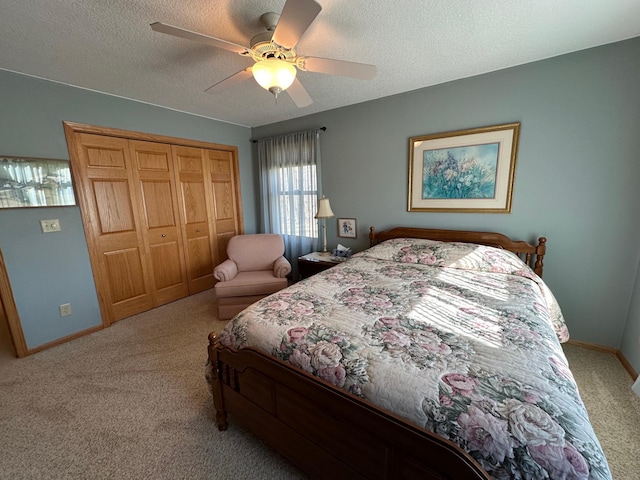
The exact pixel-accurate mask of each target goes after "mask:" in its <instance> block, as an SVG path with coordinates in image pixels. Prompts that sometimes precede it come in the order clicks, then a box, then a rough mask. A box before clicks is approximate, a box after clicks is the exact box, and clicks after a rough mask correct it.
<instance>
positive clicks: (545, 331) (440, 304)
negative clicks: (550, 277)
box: [220, 239, 611, 479]
mask: <svg viewBox="0 0 640 480" xmlns="http://www.w3.org/2000/svg"><path fill="white" fill-rule="evenodd" d="M567 339H568V332H567V329H566V326H565V324H564V320H563V318H562V313H561V311H560V308H559V307H558V304H557V302H556V300H555V299H554V297H553V295H552V294H551V292H550V291H549V289H548V288H547V286H546V285H545V284H544V283H543V281H542V280H541V279H540V278H539V277H538V276H537V275H536V274H535V273H533V271H532V270H531V269H530V268H529V267H528V266H527V265H525V264H524V263H523V262H522V261H521V260H520V259H519V258H518V257H517V256H516V255H514V254H512V253H510V252H508V251H506V250H500V249H497V248H492V247H485V246H479V245H469V244H463V243H444V242H435V241H430V240H416V239H394V240H388V241H386V242H383V243H381V244H379V245H376V246H375V247H373V248H370V249H368V250H366V251H364V252H361V253H359V254H356V255H354V256H353V257H351V258H350V259H349V260H348V261H346V262H344V263H342V264H340V265H338V266H336V267H334V268H332V269H330V270H327V271H325V272H322V273H320V274H317V275H315V276H313V277H311V278H308V279H306V280H304V281H301V282H299V283H297V284H295V285H293V286H291V287H289V288H287V289H285V290H282V291H280V292H278V293H276V294H273V295H271V296H269V297H267V298H265V299H263V300H261V301H259V302H258V303H256V304H254V305H252V306H251V307H249V308H248V309H246V310H244V311H243V312H241V313H240V314H239V315H238V316H236V317H235V318H234V319H233V320H232V321H231V322H230V323H229V325H228V326H227V328H226V329H225V330H224V331H223V332H222V334H221V338H220V340H221V342H222V343H223V344H224V345H226V346H228V347H232V348H236V349H238V348H242V347H246V346H251V347H254V348H257V349H260V350H262V351H264V352H267V353H269V354H271V355H274V356H276V357H278V358H280V359H282V360H284V361H286V362H289V363H290V364H292V365H294V366H296V367H298V368H301V369H303V370H305V371H307V372H311V373H313V374H314V375H317V376H319V377H321V378H323V379H325V380H328V381H329V382H331V383H333V384H335V385H337V386H338V387H341V388H343V389H345V390H347V391H349V392H351V393H353V394H355V395H358V396H360V397H363V398H366V399H367V400H369V401H371V402H372V403H375V404H377V405H378V406H380V407H382V408H384V409H386V410H389V411H392V412H395V413H396V414H399V415H401V416H403V417H404V418H406V419H407V420H408V421H410V422H413V423H415V424H417V425H420V426H422V427H425V428H427V429H430V430H432V431H434V432H436V433H438V434H439V435H441V436H443V437H445V438H448V439H450V440H452V441H453V442H455V443H456V444H458V445H460V446H461V447H462V448H463V449H465V450H466V451H468V452H469V453H470V454H471V455H472V456H473V457H474V458H475V459H476V460H478V462H480V464H481V465H482V466H483V468H485V469H486V470H487V471H488V472H489V473H490V474H491V475H492V476H493V477H494V478H531V479H543V478H562V479H582V478H585V479H586V478H591V479H606V478H611V474H610V472H609V467H608V465H607V461H606V459H605V456H604V454H603V452H602V449H601V447H600V444H599V442H598V440H597V438H596V436H595V434H594V432H593V429H592V427H591V425H590V423H589V419H588V416H587V413H586V410H585V408H584V405H583V403H582V400H581V399H580V397H579V395H578V389H577V386H576V384H575V382H574V380H573V376H572V374H571V372H570V371H569V368H568V365H567V360H566V358H565V356H564V354H563V352H562V348H561V346H560V342H562V341H566V340H567Z"/></svg>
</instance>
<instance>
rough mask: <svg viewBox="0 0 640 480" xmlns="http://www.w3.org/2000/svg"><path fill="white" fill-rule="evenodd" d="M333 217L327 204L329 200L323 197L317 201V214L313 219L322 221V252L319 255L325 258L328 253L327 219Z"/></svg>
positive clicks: (329, 205)
mask: <svg viewBox="0 0 640 480" xmlns="http://www.w3.org/2000/svg"><path fill="white" fill-rule="evenodd" d="M331 217H333V211H332V210H331V204H330V203H329V199H328V198H326V197H325V196H324V195H323V196H322V198H321V199H319V200H318V213H316V216H315V217H314V218H320V219H322V241H323V243H322V252H320V255H322V256H323V257H324V256H327V255H329V252H327V218H331Z"/></svg>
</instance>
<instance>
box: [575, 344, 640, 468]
mask: <svg viewBox="0 0 640 480" xmlns="http://www.w3.org/2000/svg"><path fill="white" fill-rule="evenodd" d="M564 351H565V354H566V356H567V359H568V360H569V366H570V367H571V370H572V372H573V375H574V378H575V379H576V383H577V384H578V388H579V389H580V396H581V397H582V401H583V402H584V404H585V406H586V407H587V411H588V412H589V418H590V419H591V424H592V425H593V429H594V430H595V432H596V435H597V436H598V439H599V440H600V444H601V445H602V449H603V450H604V453H605V455H606V456H607V459H608V460H609V467H610V468H611V473H612V475H613V478H614V479H616V480H617V479H620V480H623V479H624V480H627V479H628V480H638V479H640V397H638V396H637V395H636V394H635V393H633V391H632V390H631V385H632V384H633V380H632V379H631V376H630V375H629V374H628V373H627V371H626V370H625V369H624V367H623V366H622V364H621V363H620V361H619V360H618V359H617V358H616V356H615V355H613V354H611V353H604V352H599V351H594V350H591V349H586V348H582V347H579V346H576V345H571V344H568V345H567V344H565V345H564Z"/></svg>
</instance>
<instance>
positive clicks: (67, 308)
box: [60, 303, 71, 317]
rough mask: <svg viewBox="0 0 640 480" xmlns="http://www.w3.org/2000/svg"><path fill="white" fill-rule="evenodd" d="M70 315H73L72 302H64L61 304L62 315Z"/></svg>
mask: <svg viewBox="0 0 640 480" xmlns="http://www.w3.org/2000/svg"><path fill="white" fill-rule="evenodd" d="M69 315H71V304H70V303H64V304H62V305H60V316H61V317H68V316H69Z"/></svg>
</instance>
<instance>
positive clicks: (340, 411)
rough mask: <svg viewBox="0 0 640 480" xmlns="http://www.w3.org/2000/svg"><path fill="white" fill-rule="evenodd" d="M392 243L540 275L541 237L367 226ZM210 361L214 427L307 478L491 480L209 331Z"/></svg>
mask: <svg viewBox="0 0 640 480" xmlns="http://www.w3.org/2000/svg"><path fill="white" fill-rule="evenodd" d="M399 237H411V238H427V239H432V240H441V241H456V242H465V243H478V244H484V245H491V246H497V247H500V248H504V249H507V250H510V251H512V252H515V253H517V254H519V255H520V256H521V257H522V258H523V260H524V261H525V262H526V263H527V264H528V265H530V266H531V267H532V268H534V270H535V271H536V273H537V274H538V275H542V267H543V264H542V260H543V257H544V254H545V249H546V245H545V244H546V239H545V238H544V237H543V238H540V239H539V242H538V244H537V245H531V244H529V243H527V242H522V241H513V240H511V239H510V238H508V237H506V236H504V235H502V234H499V233H491V232H471V231H458V230H432V229H420V228H405V227H399V228H394V229H392V230H389V231H382V232H378V233H376V232H375V231H374V228H373V227H371V231H370V234H369V238H370V241H371V244H372V245H373V244H375V243H376V242H379V241H383V240H388V239H391V238H399ZM209 360H210V366H211V372H210V373H211V375H210V382H211V387H212V393H213V401H214V405H215V409H216V422H217V425H218V429H219V430H226V429H227V427H228V416H229V415H230V416H231V417H232V418H233V420H234V421H238V422H239V423H241V424H242V425H244V426H245V427H246V428H247V429H248V430H250V431H251V432H253V433H254V434H256V435H257V436H258V437H260V438H261V439H263V440H264V441H265V442H266V443H267V444H269V445H270V446H271V447H272V448H274V449H275V450H276V451H277V452H279V453H280V454H282V455H283V456H284V457H286V458H287V459H288V460H290V461H291V462H292V463H293V464H295V465H297V466H298V467H299V468H300V469H301V470H302V471H303V472H305V473H306V474H308V475H309V476H310V477H312V478H350V479H392V478H393V479H396V478H398V479H399V478H420V479H426V478H435V479H457V480H459V479H467V478H468V479H489V478H491V477H490V476H489V475H488V473H487V472H486V471H485V470H484V469H482V468H481V467H480V465H479V464H478V463H477V462H476V461H475V460H474V459H473V458H472V457H471V456H470V455H469V454H467V453H466V452H465V451H463V450H462V449H461V448H459V447H458V446H457V445H455V444H454V443H453V442H451V441H449V440H446V439H444V438H442V437H440V436H438V435H436V434H434V433H432V432H430V431H428V430H426V429H423V428H420V427H418V426H416V425H414V424H411V423H408V422H407V421H406V420H404V419H402V418H401V417H399V416H397V415H394V414H392V413H390V412H388V411H385V410H383V409H381V408H379V407H377V406H375V405H373V404H371V403H370V402H367V401H365V400H363V399H361V398H359V397H356V396H354V395H352V394H349V393H347V392H346V391H343V390H341V389H339V388H337V387H335V386H334V385H332V384H330V383H328V382H326V381H323V380H322V379H320V378H318V377H315V376H313V375H311V374H308V373H307V372H304V371H302V370H300V369H297V368H295V367H292V366H291V365H289V364H287V363H285V362H282V361H280V360H278V359H276V358H273V357H271V356H268V355H266V354H264V353H262V352H259V351H258V350H255V349H252V348H244V349H241V350H239V351H235V350H232V349H229V348H226V347H223V346H222V345H220V344H219V342H218V335H217V333H216V332H212V333H211V334H210V335H209Z"/></svg>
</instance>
